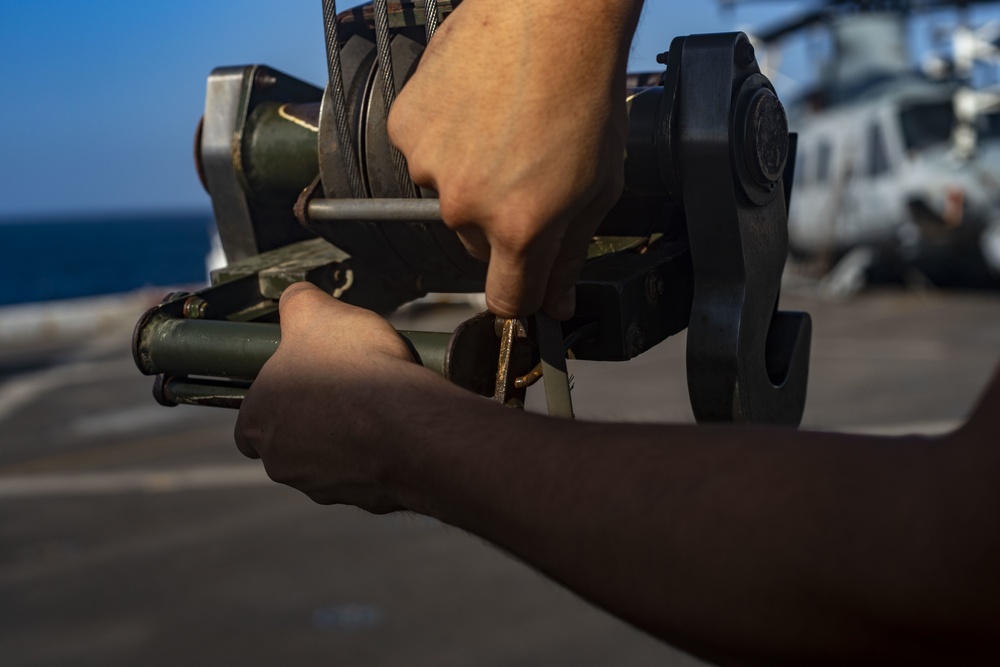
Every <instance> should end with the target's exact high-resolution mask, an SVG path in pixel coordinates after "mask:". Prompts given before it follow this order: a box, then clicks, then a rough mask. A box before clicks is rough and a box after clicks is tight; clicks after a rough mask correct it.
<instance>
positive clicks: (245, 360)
mask: <svg viewBox="0 0 1000 667" xmlns="http://www.w3.org/2000/svg"><path fill="white" fill-rule="evenodd" d="M399 334H400V336H402V337H403V338H404V339H405V340H406V341H407V343H408V345H409V346H410V348H411V349H412V350H413V351H414V352H416V354H417V356H418V358H419V361H420V363H421V364H422V365H423V366H425V367H426V368H429V369H431V370H432V371H434V372H436V373H438V374H440V375H444V357H445V350H446V349H447V347H448V341H449V339H450V338H451V334H450V333H439V332H427V331H400V332H399ZM280 342H281V328H280V326H279V325H277V324H263V323H259V322H227V321H220V320H182V319H162V320H154V321H151V322H149V323H148V324H147V325H146V326H145V327H144V328H143V329H142V331H141V332H140V333H139V336H138V337H137V345H138V349H137V350H136V354H135V357H136V361H137V363H138V365H139V368H140V370H142V372H143V373H146V374H147V375H158V374H166V375H168V376H181V377H183V376H188V375H197V376H208V377H223V378H242V379H248V380H249V379H253V378H255V377H257V374H258V373H259V372H260V369H261V368H262V367H263V366H264V364H265V362H267V360H268V359H270V358H271V355H273V354H274V352H275V350H277V349H278V344H279V343H280ZM336 343H337V341H335V340H331V341H330V344H331V345H336ZM212 386H217V385H212Z"/></svg>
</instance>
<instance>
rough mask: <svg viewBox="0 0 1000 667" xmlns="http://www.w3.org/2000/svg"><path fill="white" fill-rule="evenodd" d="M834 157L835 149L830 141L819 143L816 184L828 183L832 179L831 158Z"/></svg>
mask: <svg viewBox="0 0 1000 667" xmlns="http://www.w3.org/2000/svg"><path fill="white" fill-rule="evenodd" d="M831 157H833V148H832V147H831V146H830V142H829V141H825V140H824V141H821V142H819V146H817V147H816V182H817V183H826V182H827V181H828V180H829V179H830V158H831Z"/></svg>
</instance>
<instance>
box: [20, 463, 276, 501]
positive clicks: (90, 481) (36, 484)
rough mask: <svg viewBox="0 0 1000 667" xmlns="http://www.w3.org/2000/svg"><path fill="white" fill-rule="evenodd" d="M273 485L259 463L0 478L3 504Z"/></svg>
mask: <svg viewBox="0 0 1000 667" xmlns="http://www.w3.org/2000/svg"><path fill="white" fill-rule="evenodd" d="M272 484H274V482H272V481H271V480H270V479H269V478H268V476H267V473H265V472H264V468H263V467H262V466H261V464H260V463H257V462H252V463H240V464H234V465H215V466H199V467H192V468H176V469H174V470H149V469H145V470H121V471H112V472H82V473H66V474H51V475H19V476H17V477H0V500H8V499H13V498H50V497H55V496H79V495H84V496H93V495H111V494H117V493H170V492H176V491H192V490H198V489H223V488H239V487H248V486H269V485H272Z"/></svg>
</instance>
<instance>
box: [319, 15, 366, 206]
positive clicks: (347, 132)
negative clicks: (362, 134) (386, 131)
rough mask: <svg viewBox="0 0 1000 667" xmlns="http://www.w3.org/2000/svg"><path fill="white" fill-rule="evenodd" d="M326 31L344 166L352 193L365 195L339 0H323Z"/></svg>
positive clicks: (329, 76) (328, 65) (334, 112)
mask: <svg viewBox="0 0 1000 667" xmlns="http://www.w3.org/2000/svg"><path fill="white" fill-rule="evenodd" d="M323 32H324V34H325V37H326V66H327V73H328V78H329V86H330V92H331V94H332V95H333V115H334V118H335V119H336V127H337V143H338V144H340V146H339V148H340V154H341V156H343V158H344V169H345V170H346V171H347V181H348V183H349V184H350V187H351V194H352V195H354V196H355V197H364V196H365V190H364V187H363V186H362V184H361V167H360V166H359V164H358V157H357V155H356V154H355V153H354V141H353V140H352V138H351V125H350V123H349V119H348V116H347V99H346V97H345V94H344V71H343V67H342V65H341V62H340V38H339V36H338V34H337V3H336V0H323Z"/></svg>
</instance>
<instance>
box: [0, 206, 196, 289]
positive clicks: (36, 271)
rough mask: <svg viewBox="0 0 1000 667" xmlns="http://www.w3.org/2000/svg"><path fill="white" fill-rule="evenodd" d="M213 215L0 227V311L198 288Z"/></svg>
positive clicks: (13, 223)
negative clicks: (173, 288)
mask: <svg viewBox="0 0 1000 667" xmlns="http://www.w3.org/2000/svg"><path fill="white" fill-rule="evenodd" d="M212 229H213V223H212V216H211V214H209V213H204V214H191V215H149V216H143V215H135V216H129V217H121V216H115V217H108V218H104V219H102V218H86V219H76V220H74V219H67V218H61V219H51V220H43V219H36V220H24V221H17V220H11V221H5V222H0V306H5V305H11V304H21V303H34V302H38V301H52V300H56V299H71V298H76V297H84V296H94V295H102V294H118V293H122V292H129V291H132V290H135V289H138V288H141V287H155V286H165V285H187V284H193V283H205V282H206V281H207V276H206V270H205V257H206V256H207V255H208V252H209V248H210V245H211V230H212Z"/></svg>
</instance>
